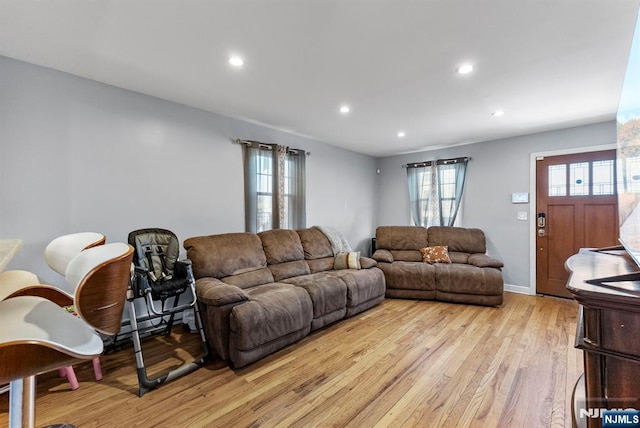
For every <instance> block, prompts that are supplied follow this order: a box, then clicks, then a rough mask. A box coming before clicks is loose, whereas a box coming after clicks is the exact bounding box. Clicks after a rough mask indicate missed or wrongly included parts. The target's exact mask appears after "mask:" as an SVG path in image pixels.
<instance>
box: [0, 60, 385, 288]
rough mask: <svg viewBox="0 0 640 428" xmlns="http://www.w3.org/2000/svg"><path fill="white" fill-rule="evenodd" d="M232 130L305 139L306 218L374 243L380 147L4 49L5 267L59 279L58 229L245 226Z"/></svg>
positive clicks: (1, 185) (0, 208) (0, 205)
mask: <svg viewBox="0 0 640 428" xmlns="http://www.w3.org/2000/svg"><path fill="white" fill-rule="evenodd" d="M235 138H245V139H255V140H260V141H265V142H277V143H280V144H285V145H290V146H292V147H296V148H302V149H305V150H307V151H309V152H311V155H310V156H309V158H308V161H307V225H308V226H312V225H327V226H333V227H336V228H338V229H339V230H341V231H343V232H344V233H345V234H346V236H347V238H348V240H349V242H350V243H351V245H352V246H353V247H356V248H357V249H359V250H361V251H364V252H368V251H369V242H370V237H371V236H372V233H373V231H374V230H375V224H376V222H377V219H376V212H377V206H378V197H377V186H378V184H377V180H378V176H377V175H376V172H375V169H376V163H377V160H376V159H375V158H373V157H369V156H365V155H361V154H357V153H354V152H350V151H346V150H342V149H339V148H336V147H334V146H330V145H327V144H323V143H320V142H318V141H314V140H311V139H306V138H301V137H297V136H294V135H291V134H287V133H283V132H279V131H276V130H273V129H270V128H266V127H261V126H257V125H253V124H250V123H247V122H243V121H239V120H234V119H229V118H226V117H222V116H218V115H215V114H211V113H207V112H204V111H201V110H197V109H193V108H189V107H186V106H183V105H180V104H175V103H172V102H168V101H163V100H160V99H157V98H153V97H149V96H145V95H141V94H138V93H134V92H130V91H126V90H122V89H118V88H115V87H112V86H108V85H104V84H101V83H97V82H94V81H91V80H87V79H82V78H78V77H75V76H71V75H69V74H65V73H60V72H57V71H54V70H51V69H46V68H42V67H38V66H35V65H31V64H27V63H24V62H19V61H15V60H12V59H9V58H6V57H0V238H22V239H23V240H24V245H23V247H22V249H21V250H20V252H19V254H18V255H17V256H16V257H15V258H14V260H13V261H12V262H11V264H10V265H9V269H27V270H31V271H33V272H34V273H36V274H38V275H40V276H41V277H42V278H43V279H44V280H46V281H49V282H51V283H59V282H60V281H61V278H59V277H58V276H57V274H54V273H53V272H52V271H50V270H49V268H48V267H47V266H46V264H45V263H44V260H43V256H42V253H43V250H44V247H45V245H46V244H47V243H48V242H49V241H50V240H51V239H53V238H54V237H56V236H59V235H62V234H66V233H72V232H77V231H96V232H102V233H104V234H105V235H106V236H107V241H108V242H113V241H125V240H126V238H127V234H128V233H129V232H130V231H131V230H134V229H137V228H142V227H165V228H168V229H170V230H173V231H174V232H175V233H176V234H177V235H178V237H179V238H180V239H181V240H184V239H186V238H188V237H190V236H197V235H203V234H214V233H224V232H238V231H244V197H243V192H244V188H243V178H242V159H241V148H240V146H238V145H236V144H232V141H233V140H234V139H235Z"/></svg>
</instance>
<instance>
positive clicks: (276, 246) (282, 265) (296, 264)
mask: <svg viewBox="0 0 640 428" xmlns="http://www.w3.org/2000/svg"><path fill="white" fill-rule="evenodd" d="M258 237H259V238H260V240H261V241H262V248H263V249H264V254H265V256H266V258H267V266H268V267H269V270H271V273H272V274H273V278H274V280H275V281H280V280H282V279H286V278H291V277H293V276H300V275H306V274H309V273H310V270H309V265H307V263H306V262H305V260H304V249H303V248H302V242H301V241H300V236H299V235H298V234H297V233H296V231H295V230H290V229H274V230H267V231H265V232H260V233H258Z"/></svg>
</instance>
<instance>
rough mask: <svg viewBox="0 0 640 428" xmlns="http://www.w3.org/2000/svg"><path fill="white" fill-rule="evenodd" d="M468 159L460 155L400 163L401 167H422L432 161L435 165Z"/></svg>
mask: <svg viewBox="0 0 640 428" xmlns="http://www.w3.org/2000/svg"><path fill="white" fill-rule="evenodd" d="M470 160H471V158H470V157H461V158H452V159H437V160H435V161H425V162H413V163H405V164H403V165H402V167H403V168H420V167H423V166H431V165H432V164H433V162H435V163H436V165H448V164H454V163H458V162H465V161H470Z"/></svg>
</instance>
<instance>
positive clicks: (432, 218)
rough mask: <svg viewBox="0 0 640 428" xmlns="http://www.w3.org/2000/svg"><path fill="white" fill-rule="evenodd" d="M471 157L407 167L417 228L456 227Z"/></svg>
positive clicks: (410, 200)
mask: <svg viewBox="0 0 640 428" xmlns="http://www.w3.org/2000/svg"><path fill="white" fill-rule="evenodd" d="M467 162H468V158H457V159H447V160H438V161H429V162H422V163H414V164H408V165H406V167H407V183H408V185H409V202H410V204H411V217H412V220H413V224H414V225H416V226H425V227H428V226H453V225H454V224H455V221H456V217H457V215H458V212H459V209H460V203H461V200H462V191H463V189H464V181H465V177H466V170H467Z"/></svg>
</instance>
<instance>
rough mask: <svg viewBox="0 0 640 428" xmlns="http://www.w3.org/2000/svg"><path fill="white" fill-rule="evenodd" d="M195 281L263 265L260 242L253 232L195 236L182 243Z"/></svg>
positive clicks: (263, 257) (264, 260)
mask: <svg viewBox="0 0 640 428" xmlns="http://www.w3.org/2000/svg"><path fill="white" fill-rule="evenodd" d="M184 248H185V249H186V250H187V257H188V258H189V259H191V261H192V262H193V274H194V276H195V278H196V279H198V278H203V277H206V276H209V277H213V278H223V277H225V276H229V275H237V274H240V273H243V272H250V271H253V270H257V269H261V268H264V267H266V266H267V259H266V257H265V254H264V251H263V250H262V242H261V241H260V238H258V236H256V235H254V234H253V233H224V234H220V235H210V236H198V237H194V238H188V239H187V240H185V241H184Z"/></svg>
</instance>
